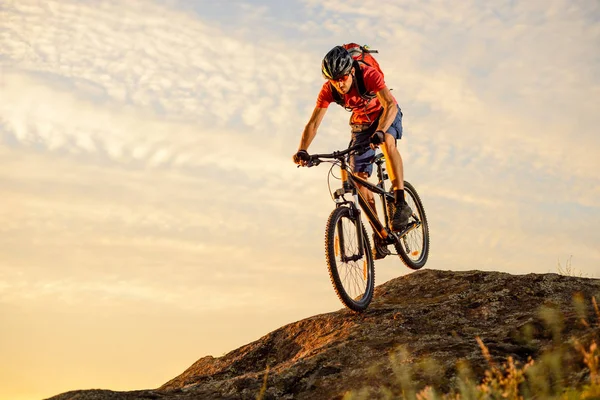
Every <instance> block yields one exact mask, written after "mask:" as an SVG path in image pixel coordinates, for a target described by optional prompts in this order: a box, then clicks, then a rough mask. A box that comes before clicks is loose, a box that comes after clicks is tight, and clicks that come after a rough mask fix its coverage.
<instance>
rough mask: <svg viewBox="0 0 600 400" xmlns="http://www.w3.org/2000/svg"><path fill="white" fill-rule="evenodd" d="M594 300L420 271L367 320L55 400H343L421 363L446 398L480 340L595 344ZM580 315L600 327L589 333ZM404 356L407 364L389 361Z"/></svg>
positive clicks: (501, 345)
mask: <svg viewBox="0 0 600 400" xmlns="http://www.w3.org/2000/svg"><path fill="white" fill-rule="evenodd" d="M574 296H575V297H574ZM592 296H596V298H597V299H599V300H600V280H598V279H587V278H578V277H568V276H561V275H556V274H543V275H539V274H529V275H510V274H506V273H498V272H482V271H467V272H451V271H438V270H421V271H417V272H414V273H412V274H410V275H407V276H403V277H400V278H396V279H394V280H391V281H389V282H386V283H385V284H383V285H380V286H378V287H377V288H376V291H375V296H374V299H373V302H372V303H371V305H370V306H369V308H368V310H367V311H366V312H364V313H362V314H356V313H353V312H350V311H348V310H346V309H342V310H340V311H337V312H332V313H329V314H322V315H317V316H314V317H311V318H307V319H304V320H302V321H298V322H295V323H292V324H289V325H286V326H284V327H282V328H280V329H277V330H276V331H274V332H271V333H269V334H267V335H266V336H264V337H262V338H260V339H259V340H257V341H255V342H253V343H250V344H248V345H246V346H243V347H241V348H239V349H237V350H234V351H232V352H230V353H228V354H226V355H224V356H223V357H219V358H213V357H210V356H209V357H204V358H201V359H200V360H198V361H197V362H196V363H194V364H193V365H192V366H190V367H189V368H188V369H187V370H186V371H184V372H183V373H182V374H181V375H179V376H177V377H176V378H174V379H172V380H171V381H169V382H167V383H165V384H164V385H162V386H161V387H160V388H158V389H155V390H147V391H136V392H110V391H75V392H68V393H64V394H62V395H58V396H55V397H53V398H52V399H53V400H74V399H78V400H80V399H90V400H91V399H98V400H104V399H152V398H156V399H255V398H256V397H257V395H259V394H261V396H262V397H263V398H264V399H275V398H276V399H282V398H283V399H285V398H288V399H335V398H340V399H341V398H342V396H343V394H344V393H345V392H346V391H348V390H358V389H361V388H366V387H393V386H394V385H397V383H398V376H397V363H402V364H408V365H412V364H417V363H420V362H421V361H422V360H428V361H429V363H428V365H429V366H430V368H433V371H434V372H433V373H432V372H431V371H429V372H427V371H425V370H424V369H423V370H422V371H423V373H422V375H421V376H416V380H418V381H419V383H420V384H422V385H424V384H435V385H436V386H438V387H441V388H446V389H447V388H450V387H452V386H453V384H454V382H455V379H456V374H457V368H456V366H457V362H458V361H459V360H465V361H468V362H469V364H470V365H471V367H472V369H473V372H474V374H475V375H478V374H479V375H480V374H481V373H482V371H483V369H484V368H485V366H486V362H485V360H484V358H483V355H482V353H481V350H480V349H479V347H478V345H477V343H476V337H479V338H481V340H482V341H483V342H484V343H485V344H486V346H487V347H488V348H489V351H490V353H491V355H492V357H494V358H496V359H498V360H504V359H505V358H506V357H508V356H512V357H513V358H514V359H515V360H517V361H520V362H522V363H525V362H526V361H527V359H528V358H529V357H533V358H536V356H538V355H539V354H540V353H541V352H542V351H544V349H546V348H548V347H549V346H560V345H561V344H562V342H564V341H568V340H570V338H573V337H574V338H585V337H588V338H589V337H591V336H595V337H597V335H598V334H599V332H598V331H599V328H598V326H599V325H598V323H599V322H598V321H596V316H595V313H594V312H593V309H592V303H591V298H592ZM574 299H579V302H574ZM577 304H579V305H577ZM583 314H587V316H588V319H589V320H590V321H593V322H595V324H587V326H586V324H583V323H582V322H581V317H582V316H583ZM550 320H553V322H552V324H550V322H551V321H550ZM549 325H552V327H549ZM399 349H403V351H406V352H407V353H406V354H407V355H406V356H404V358H401V359H400V358H398V359H396V360H395V361H392V360H391V359H390V356H391V355H392V356H393V355H394V354H396V353H397V352H398V351H399ZM395 363H396V365H395ZM572 379H573V380H577V379H581V376H573V377H572ZM574 383H576V382H574Z"/></svg>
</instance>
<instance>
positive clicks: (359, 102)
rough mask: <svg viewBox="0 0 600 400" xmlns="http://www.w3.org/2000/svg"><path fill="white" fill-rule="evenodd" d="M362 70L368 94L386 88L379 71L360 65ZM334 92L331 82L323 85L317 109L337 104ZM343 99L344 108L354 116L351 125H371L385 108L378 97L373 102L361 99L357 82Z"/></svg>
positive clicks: (351, 118)
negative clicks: (349, 110)
mask: <svg viewBox="0 0 600 400" xmlns="http://www.w3.org/2000/svg"><path fill="white" fill-rule="evenodd" d="M360 69H361V70H362V73H363V80H364V82H365V88H366V89H367V93H369V92H371V93H377V92H379V91H380V90H381V89H383V88H384V87H385V81H384V80H383V75H381V73H380V72H379V71H377V69H375V68H373V67H370V66H368V65H364V64H361V65H360ZM332 90H335V88H333V86H332V85H331V84H330V83H329V81H327V82H325V83H324V84H323V87H321V91H320V92H319V97H318V98H317V107H319V108H327V107H329V104H330V103H333V102H335V99H334V98H333V94H332V93H331V91H332ZM340 95H341V93H340ZM342 97H343V99H344V107H346V108H348V109H351V110H352V116H351V117H350V123H351V124H367V123H371V122H373V121H375V120H376V119H377V117H378V116H379V114H380V113H381V110H382V108H383V106H382V105H381V103H380V102H379V99H378V98H377V97H374V98H373V99H371V100H365V99H363V98H362V97H360V95H359V94H358V89H357V87H356V83H355V82H353V84H352V88H351V89H350V91H349V92H348V93H346V94H344V95H342ZM394 101H396V99H394Z"/></svg>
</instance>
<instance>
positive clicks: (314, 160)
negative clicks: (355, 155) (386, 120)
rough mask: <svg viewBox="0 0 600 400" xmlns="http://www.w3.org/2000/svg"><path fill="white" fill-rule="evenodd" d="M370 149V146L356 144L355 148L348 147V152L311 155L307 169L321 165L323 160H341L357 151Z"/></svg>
mask: <svg viewBox="0 0 600 400" xmlns="http://www.w3.org/2000/svg"><path fill="white" fill-rule="evenodd" d="M367 147H369V145H368V144H367V145H365V144H356V145H354V146H350V147H348V148H347V149H346V150H340V151H334V152H333V153H328V154H311V155H309V160H308V163H307V165H306V166H307V167H313V166H317V165H319V164H321V163H322V162H323V160H322V158H329V159H336V160H339V159H341V158H343V157H344V156H346V155H347V154H349V153H352V152H354V151H356V150H362V149H365V148H367Z"/></svg>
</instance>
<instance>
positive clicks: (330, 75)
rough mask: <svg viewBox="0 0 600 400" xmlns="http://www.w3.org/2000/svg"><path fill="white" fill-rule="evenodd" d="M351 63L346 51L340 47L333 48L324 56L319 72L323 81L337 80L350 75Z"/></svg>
mask: <svg viewBox="0 0 600 400" xmlns="http://www.w3.org/2000/svg"><path fill="white" fill-rule="evenodd" d="M353 61H354V60H353V59H352V57H351V56H350V53H348V50H346V49H345V48H343V47H342V46H335V47H334V48H333V49H331V50H329V53H327V54H325V58H323V63H322V64H321V72H322V73H323V76H324V77H325V79H339V78H341V77H342V76H344V75H347V74H349V73H350V70H351V69H352V63H353Z"/></svg>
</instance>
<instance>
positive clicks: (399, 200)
mask: <svg viewBox="0 0 600 400" xmlns="http://www.w3.org/2000/svg"><path fill="white" fill-rule="evenodd" d="M394 195H395V197H396V201H395V203H396V204H398V205H400V204H404V189H396V190H395V191H394Z"/></svg>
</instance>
